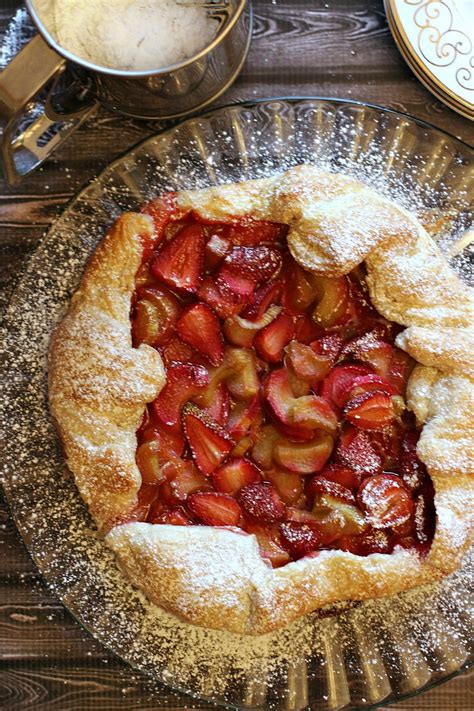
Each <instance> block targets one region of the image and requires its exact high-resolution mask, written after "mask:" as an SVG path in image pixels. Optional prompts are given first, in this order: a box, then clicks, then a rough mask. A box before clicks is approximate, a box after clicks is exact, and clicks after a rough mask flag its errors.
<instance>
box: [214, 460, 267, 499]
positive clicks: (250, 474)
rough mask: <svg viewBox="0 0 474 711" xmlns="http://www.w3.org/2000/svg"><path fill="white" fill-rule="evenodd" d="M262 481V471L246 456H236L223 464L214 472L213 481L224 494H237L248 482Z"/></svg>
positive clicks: (215, 486) (216, 487)
mask: <svg viewBox="0 0 474 711" xmlns="http://www.w3.org/2000/svg"><path fill="white" fill-rule="evenodd" d="M261 481H262V476H261V474H260V471H259V470H258V469H257V467H256V466H255V464H252V462H249V460H248V459H245V458H244V457H234V458H232V459H228V460H227V462H225V463H224V464H221V466H220V467H218V468H217V469H216V470H215V471H214V472H213V474H212V483H213V484H214V488H215V489H217V491H221V492H222V493H223V494H236V493H237V492H238V491H240V489H242V487H244V486H247V484H255V483H257V482H261Z"/></svg>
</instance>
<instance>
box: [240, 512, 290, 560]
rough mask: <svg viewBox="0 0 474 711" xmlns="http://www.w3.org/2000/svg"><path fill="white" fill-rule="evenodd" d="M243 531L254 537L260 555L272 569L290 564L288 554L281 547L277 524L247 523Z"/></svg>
mask: <svg viewBox="0 0 474 711" xmlns="http://www.w3.org/2000/svg"><path fill="white" fill-rule="evenodd" d="M245 531H246V532H247V533H249V534H253V535H254V536H255V537H256V539H257V543H258V547H259V549H260V555H261V556H262V558H263V559H264V560H266V561H268V563H270V565H271V566H272V568H281V566H282V565H286V564H287V563H289V562H290V560H291V558H290V556H289V554H288V552H287V551H286V550H285V549H284V548H282V546H281V542H280V533H279V530H278V525H277V524H267V525H264V524H261V523H255V522H254V521H248V522H247V523H246V524H245Z"/></svg>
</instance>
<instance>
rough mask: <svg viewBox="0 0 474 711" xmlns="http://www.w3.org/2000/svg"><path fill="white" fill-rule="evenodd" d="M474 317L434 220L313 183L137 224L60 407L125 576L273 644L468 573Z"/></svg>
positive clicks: (122, 226)
mask: <svg viewBox="0 0 474 711" xmlns="http://www.w3.org/2000/svg"><path fill="white" fill-rule="evenodd" d="M473 312H474V299H473V294H472V290H471V289H470V288H469V287H468V286H467V285H466V284H465V283H463V281H461V280H460V278H459V277H458V276H457V275H456V274H455V273H454V271H452V269H451V268H450V266H449V265H448V263H447V261H446V260H445V258H444V257H443V256H442V254H441V252H440V250H439V249H438V247H437V246H436V244H435V243H434V241H433V240H432V239H431V237H430V236H429V234H428V233H427V231H426V230H425V229H424V228H423V226H422V224H421V223H420V222H419V221H418V220H417V219H416V217H415V216H414V215H412V214H410V213H409V212H408V211H407V210H406V209H404V208H403V207H401V206H400V205H397V204H396V203H395V202H392V201H391V200H389V199H388V198H386V197H384V196H383V195H382V194H379V193H378V192H376V191H375V190H374V189H372V188H370V187H367V186H366V185H364V184H362V183H361V182H358V181H357V180H354V179H353V178H351V177H348V176H346V175H342V174H333V173H329V172H325V171H322V170H319V169H318V168H316V167H314V166H310V165H301V166H297V167H295V168H292V169H290V170H288V171H286V172H284V173H281V174H277V175H273V176H272V177H269V178H265V179H258V180H252V181H248V182H241V183H233V184H226V185H219V186H216V187H210V188H206V189H199V190H189V191H183V192H178V193H168V194H165V195H162V196H161V197H158V198H157V199H155V200H153V201H152V202H150V203H148V204H147V205H145V206H144V207H143V210H142V212H141V213H126V214H123V215H122V216H121V217H120V218H119V219H118V220H117V222H116V223H115V224H114V225H113V227H112V228H111V229H110V231H109V233H108V234H107V235H106V237H105V238H104V239H103V241H102V242H101V243H100V244H99V246H98V248H97V249H96V251H95V253H94V254H93V256H92V258H91V260H90V263H89V265H88V267H87V269H86V271H85V274H84V276H83V278H82V281H81V283H80V286H79V288H78V290H77V291H76V293H75V294H74V296H73V298H72V302H71V305H70V308H69V311H68V313H67V315H66V316H65V318H64V319H63V320H62V322H61V323H60V324H59V325H58V327H57V329H56V331H55V333H54V336H53V339H52V343H51V348H50V368H49V396H50V405H51V411H52V414H53V416H54V419H55V421H56V423H57V427H58V430H59V433H60V436H61V439H62V441H63V444H64V450H65V455H66V460H67V464H68V466H69V469H70V470H71V472H72V473H73V475H74V478H75V482H76V484H77V487H78V489H79V492H80V494H81V496H82V498H83V499H84V501H85V502H86V504H87V506H88V508H89V511H90V513H91V515H92V517H93V519H94V520H95V522H96V524H97V526H98V528H99V531H100V532H101V533H102V534H103V535H104V536H105V541H106V542H107V543H108V545H109V546H110V547H111V548H112V549H113V551H115V553H116V556H117V560H118V562H119V564H120V566H121V568H122V569H123V571H124V574H125V576H126V577H127V578H128V580H129V581H131V582H132V583H133V584H134V585H135V586H137V587H138V588H140V589H141V590H142V591H143V592H144V593H145V595H146V596H147V597H148V598H149V599H150V600H151V601H152V602H154V603H156V604H157V605H159V606H161V607H162V608H164V609H166V610H167V611H169V612H171V613H173V614H175V615H177V616H178V617H179V618H181V619H183V620H185V621H188V622H191V623H194V624H197V625H201V626H205V627H210V628H216V629H224V630H228V631H231V632H236V633H241V634H253V635H255V634H262V633H265V632H268V631H271V630H275V629H278V628H281V627H283V626H285V625H288V624H289V623H290V622H291V621H293V620H295V619H296V618H298V617H300V616H302V615H305V614H307V613H310V612H312V611H314V610H316V609H318V608H321V607H323V606H326V605H330V604H333V603H338V602H341V601H346V600H364V599H369V598H376V597H379V596H386V595H391V594H394V593H397V592H400V591H403V590H407V589H410V588H413V587H416V586H419V585H422V584H424V583H428V582H432V581H434V580H436V579H439V578H441V577H442V576H445V575H447V574H449V573H450V572H452V571H453V570H455V569H456V568H457V567H458V566H459V565H460V562H461V559H462V557H463V555H464V553H465V552H466V550H467V549H468V547H469V545H470V542H471V540H472V534H473V530H474V525H473V503H474V484H473V481H474V477H473V472H474V454H473V453H474V442H473V432H474V423H473V402H474V383H473V380H474V334H473Z"/></svg>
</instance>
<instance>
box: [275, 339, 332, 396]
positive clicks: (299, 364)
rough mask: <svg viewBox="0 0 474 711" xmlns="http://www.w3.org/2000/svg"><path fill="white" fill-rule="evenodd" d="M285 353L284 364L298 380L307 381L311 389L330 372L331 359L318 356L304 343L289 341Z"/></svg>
mask: <svg viewBox="0 0 474 711" xmlns="http://www.w3.org/2000/svg"><path fill="white" fill-rule="evenodd" d="M285 352H286V358H285V363H287V364H288V366H289V367H290V368H291V369H292V371H293V372H294V374H295V375H296V376H297V377H298V378H300V379H301V380H305V381H307V382H308V383H309V384H310V385H311V386H312V387H314V386H315V385H316V384H317V383H319V382H320V381H321V380H323V378H325V377H326V375H327V374H328V373H329V371H330V370H331V367H332V361H331V359H330V358H329V357H328V356H323V355H318V354H317V353H315V352H314V350H313V349H312V348H311V347H310V346H308V345H305V344H304V343H298V341H291V342H290V343H289V344H288V345H287V346H286V348H285Z"/></svg>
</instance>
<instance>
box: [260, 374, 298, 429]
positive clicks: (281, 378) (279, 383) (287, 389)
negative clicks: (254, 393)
mask: <svg viewBox="0 0 474 711" xmlns="http://www.w3.org/2000/svg"><path fill="white" fill-rule="evenodd" d="M263 396H264V398H265V403H266V405H267V407H268V409H269V411H270V413H271V414H272V416H273V417H274V418H275V419H276V420H277V421H279V422H281V423H283V424H284V425H291V421H290V417H289V413H290V410H291V408H292V407H293V406H294V404H295V396H294V393H293V389H292V387H291V381H290V378H289V375H288V371H287V370H286V369H285V368H279V369H278V370H274V371H273V372H272V373H270V375H269V376H268V377H267V379H266V380H265V382H264V386H263Z"/></svg>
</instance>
